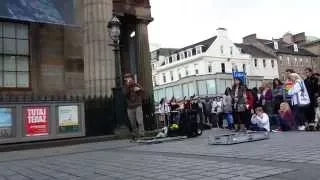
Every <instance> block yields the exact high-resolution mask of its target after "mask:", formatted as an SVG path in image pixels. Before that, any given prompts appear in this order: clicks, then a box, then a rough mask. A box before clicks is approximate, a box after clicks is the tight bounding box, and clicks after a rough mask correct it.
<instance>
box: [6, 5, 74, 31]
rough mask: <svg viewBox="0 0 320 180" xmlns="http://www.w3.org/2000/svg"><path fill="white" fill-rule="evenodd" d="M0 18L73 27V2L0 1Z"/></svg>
mask: <svg viewBox="0 0 320 180" xmlns="http://www.w3.org/2000/svg"><path fill="white" fill-rule="evenodd" d="M0 18H3V19H13V20H20V21H28V22H39V23H49V24H59V25H71V26H74V25H75V23H74V4H73V0H1V3H0Z"/></svg>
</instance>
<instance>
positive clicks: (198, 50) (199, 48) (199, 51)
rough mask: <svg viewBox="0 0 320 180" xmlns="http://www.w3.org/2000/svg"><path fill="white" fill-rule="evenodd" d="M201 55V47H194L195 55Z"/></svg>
mask: <svg viewBox="0 0 320 180" xmlns="http://www.w3.org/2000/svg"><path fill="white" fill-rule="evenodd" d="M201 53H202V46H197V47H196V54H201Z"/></svg>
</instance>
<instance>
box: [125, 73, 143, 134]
mask: <svg viewBox="0 0 320 180" xmlns="http://www.w3.org/2000/svg"><path fill="white" fill-rule="evenodd" d="M124 80H125V88H124V94H125V96H126V98H127V104H128V109H127V112H128V117H129V121H130V125H131V128H132V132H133V138H135V136H144V124H143V111H142V95H143V92H144V91H143V88H142V87H141V86H140V85H139V84H138V83H136V82H135V81H134V78H133V75H132V74H130V73H127V74H125V75H124ZM137 124H138V127H137Z"/></svg>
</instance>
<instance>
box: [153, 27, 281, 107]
mask: <svg viewBox="0 0 320 180" xmlns="http://www.w3.org/2000/svg"><path fill="white" fill-rule="evenodd" d="M252 48H254V47H252ZM256 51H259V50H256ZM259 52H260V53H261V54H263V56H261V55H259V54H257V53H256V54H252V53H251V52H244V48H243V47H240V46H239V45H237V44H234V43H233V42H232V41H231V40H230V39H229V37H228V32H227V30H226V29H224V28H219V29H217V36H214V37H211V38H209V39H207V40H204V41H201V42H198V43H195V44H193V45H190V46H187V47H184V48H181V49H177V50H175V51H174V52H172V53H171V54H170V55H168V56H166V57H164V58H163V57H162V61H158V65H157V66H156V67H158V68H156V70H154V72H155V76H156V80H155V81H156V82H157V83H156V86H155V87H154V90H155V92H154V93H155V95H154V96H155V99H156V101H159V100H160V99H161V98H163V97H167V98H171V97H172V96H174V97H176V98H182V97H185V96H187V97H188V96H192V95H199V96H206V95H217V94H223V93H224V91H225V89H226V88H227V87H231V86H232V82H233V77H232V72H233V69H235V70H237V71H239V72H245V73H246V74H247V76H248V86H249V87H257V86H260V85H261V82H262V81H263V80H264V79H272V78H274V77H278V70H277V67H276V68H275V70H270V69H272V68H271V67H272V65H271V64H272V62H273V63H274V64H273V66H274V67H275V66H277V62H276V60H275V59H274V57H273V56H270V55H268V54H267V55H266V53H264V52H261V51H259ZM255 58H261V59H263V58H264V60H265V63H266V64H267V63H268V67H267V65H266V66H265V67H261V68H260V69H258V67H256V68H257V70H255V69H254V67H253V66H254V59H255ZM259 60H260V59H259ZM269 64H270V65H269ZM269 66H270V68H269Z"/></svg>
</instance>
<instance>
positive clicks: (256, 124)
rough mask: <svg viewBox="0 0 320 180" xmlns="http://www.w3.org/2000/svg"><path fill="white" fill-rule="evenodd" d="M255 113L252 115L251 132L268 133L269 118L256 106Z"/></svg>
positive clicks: (260, 107)
mask: <svg viewBox="0 0 320 180" xmlns="http://www.w3.org/2000/svg"><path fill="white" fill-rule="evenodd" d="M255 111H256V113H255V114H254V115H252V118H251V123H252V127H251V130H253V131H267V132H269V131H270V122H269V116H268V115H267V114H266V113H265V112H264V111H263V108H262V106H257V107H256V109H255Z"/></svg>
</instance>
